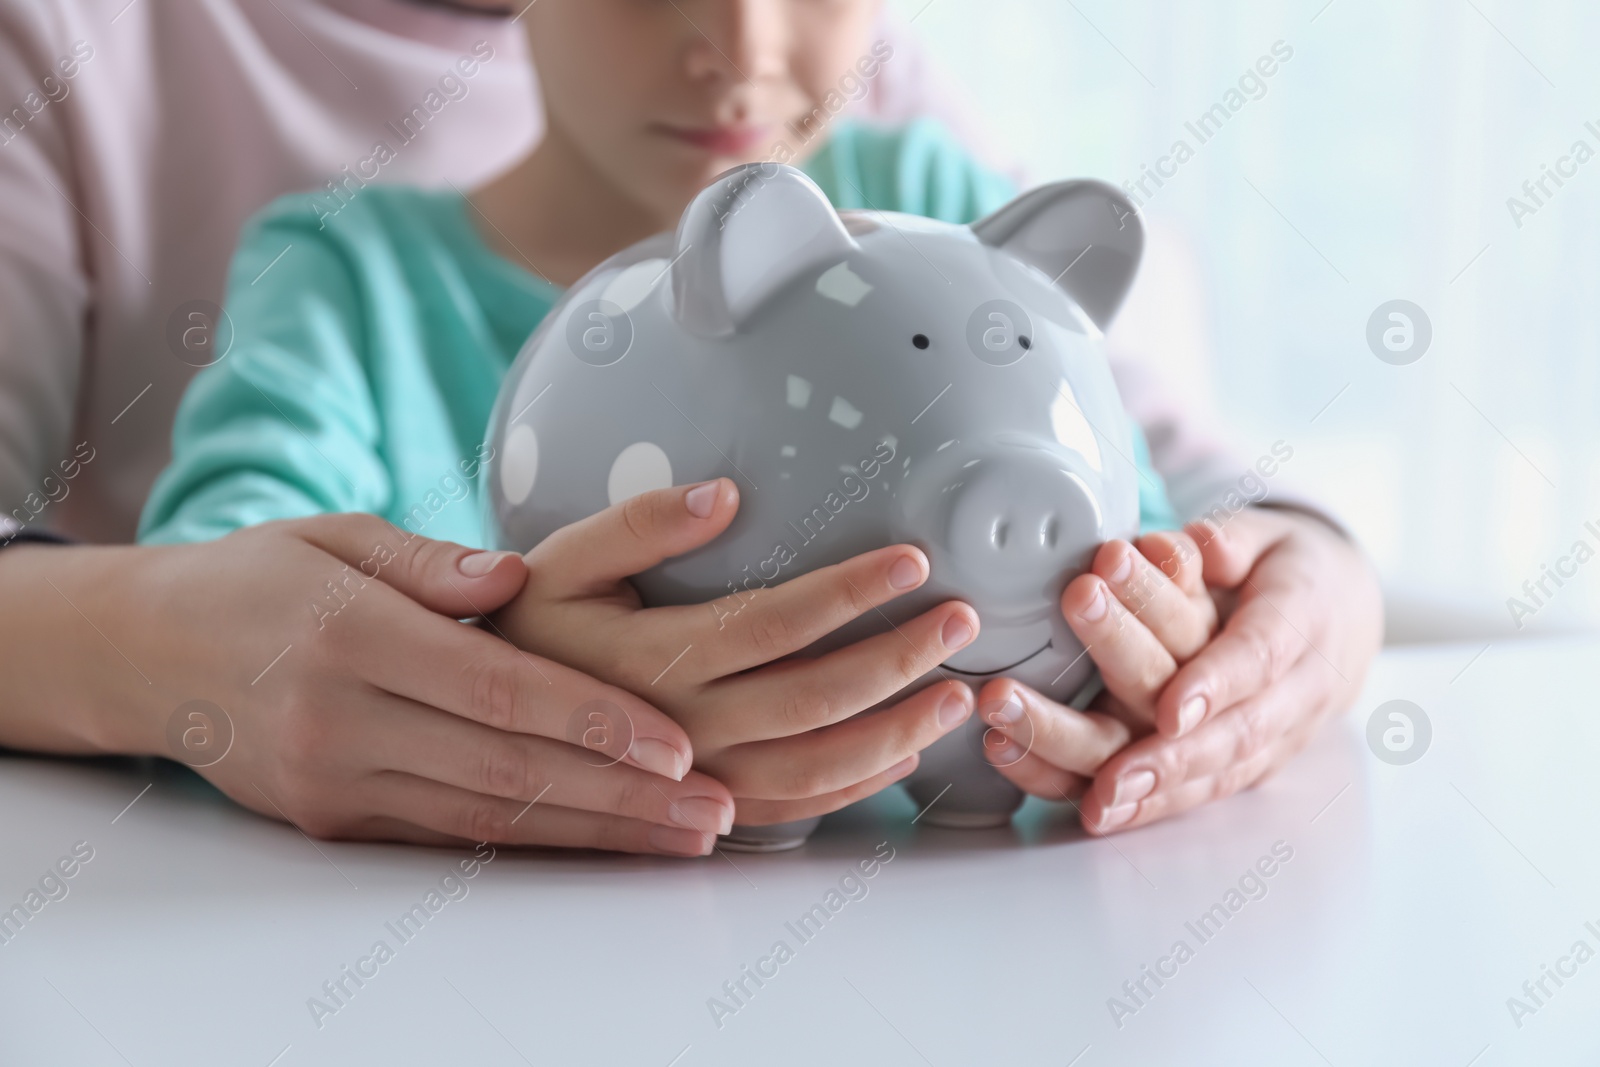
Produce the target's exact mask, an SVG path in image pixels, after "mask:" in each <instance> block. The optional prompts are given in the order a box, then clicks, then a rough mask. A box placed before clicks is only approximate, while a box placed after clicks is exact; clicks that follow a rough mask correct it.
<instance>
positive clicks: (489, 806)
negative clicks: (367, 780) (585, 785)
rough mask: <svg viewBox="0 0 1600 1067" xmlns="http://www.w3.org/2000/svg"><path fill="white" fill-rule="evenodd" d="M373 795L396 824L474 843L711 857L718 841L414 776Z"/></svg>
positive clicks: (400, 777) (375, 787) (375, 785)
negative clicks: (396, 821) (475, 791)
mask: <svg viewBox="0 0 1600 1067" xmlns="http://www.w3.org/2000/svg"><path fill="white" fill-rule="evenodd" d="M368 800H369V802H370V803H371V805H372V807H373V808H374V809H376V810H379V811H382V812H384V813H385V819H386V821H388V825H390V826H393V825H394V824H393V822H392V820H399V821H400V822H404V823H410V824H412V825H414V826H417V827H419V828H420V829H421V831H422V832H423V834H427V833H429V832H431V833H435V834H445V835H448V836H450V837H453V838H459V839H461V840H463V841H469V842H480V841H487V842H492V843H494V844H497V845H543V846H548V847H552V848H598V849H605V850H608V851H612V852H643V853H652V854H655V855H665V856H704V855H706V854H708V853H709V852H710V851H711V847H712V845H713V844H714V843H715V841H716V835H715V833H714V832H712V831H710V830H696V829H691V828H687V827H681V826H662V825H660V824H658V823H652V822H646V821H644V820H642V819H630V818H627V817H625V816H622V815H608V814H604V813H601V812H594V811H580V810H577V809H574V808H563V807H560V806H559V805H555V804H546V803H544V802H543V801H541V802H539V803H537V804H531V805H530V804H529V803H528V802H527V801H525V800H507V799H506V798H504V797H492V796H486V795H485V794H483V793H474V792H472V791H471V790H468V789H460V788H457V787H456V786H452V785H443V784H441V783H439V782H435V781H431V780H429V779H427V778H415V777H412V776H411V775H408V774H393V775H383V776H381V777H379V778H376V779H374V780H373V781H372V783H371V785H370V786H369V787H368ZM369 832H370V830H369V829H368V828H367V827H365V826H363V827H352V831H351V836H356V835H359V836H366V834H367V833H369ZM328 836H335V837H342V836H346V835H344V834H339V833H335V834H333V835H328ZM419 836H421V835H419Z"/></svg>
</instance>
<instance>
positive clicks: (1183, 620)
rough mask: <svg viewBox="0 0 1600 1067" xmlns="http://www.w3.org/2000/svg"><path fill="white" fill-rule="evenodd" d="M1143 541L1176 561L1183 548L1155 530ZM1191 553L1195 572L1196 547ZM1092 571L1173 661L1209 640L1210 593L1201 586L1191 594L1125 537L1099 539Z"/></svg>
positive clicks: (1212, 618)
mask: <svg viewBox="0 0 1600 1067" xmlns="http://www.w3.org/2000/svg"><path fill="white" fill-rule="evenodd" d="M1180 536H1181V535H1180ZM1184 540H1187V538H1184ZM1144 541H1145V542H1149V543H1151V545H1152V547H1153V548H1155V549H1157V550H1158V551H1161V552H1162V553H1163V554H1164V555H1165V556H1166V557H1167V559H1168V560H1169V561H1170V562H1173V563H1174V564H1177V563H1178V558H1177V557H1178V554H1179V553H1180V552H1181V551H1182V548H1181V547H1180V546H1179V545H1178V544H1176V543H1173V544H1169V543H1168V542H1167V541H1166V539H1165V538H1158V537H1157V536H1156V535H1152V536H1151V537H1149V538H1145V539H1144ZM1194 556H1195V560H1194V564H1193V565H1191V566H1190V568H1189V570H1192V571H1194V572H1195V573H1196V574H1198V571H1199V566H1198V557H1199V550H1198V549H1195V550H1194ZM1092 571H1093V573H1094V574H1096V575H1098V576H1099V577H1100V578H1101V579H1102V580H1104V581H1105V583H1106V585H1107V586H1108V587H1109V588H1110V589H1111V591H1112V592H1113V593H1114V594H1116V597H1117V600H1118V602H1119V603H1120V604H1121V605H1122V607H1124V608H1125V609H1127V611H1128V612H1129V613H1130V614H1131V615H1132V616H1133V617H1134V618H1136V619H1138V620H1139V621H1140V622H1141V623H1143V624H1144V626H1145V628H1146V629H1147V630H1149V631H1150V633H1151V635H1152V636H1154V637H1155V639H1156V641H1157V642H1159V643H1160V645H1161V646H1162V647H1163V648H1165V649H1166V650H1167V652H1168V653H1169V654H1170V655H1171V656H1172V658H1173V659H1174V660H1176V661H1177V662H1179V663H1182V662H1183V661H1184V660H1187V659H1188V658H1189V657H1191V656H1193V655H1194V654H1195V653H1196V652H1198V651H1200V649H1201V648H1203V647H1205V643H1206V641H1208V640H1210V638H1211V631H1212V629H1213V628H1214V627H1215V626H1216V618H1217V617H1216V609H1215V608H1214V607H1213V606H1212V603H1211V598H1210V597H1207V596H1204V595H1203V589H1202V592H1201V593H1199V594H1196V595H1193V596H1191V595H1189V594H1188V593H1186V592H1185V591H1184V590H1183V589H1182V588H1181V587H1180V586H1179V585H1178V584H1177V582H1176V581H1174V580H1173V579H1172V578H1169V577H1168V576H1167V575H1166V574H1164V573H1162V571H1161V570H1160V569H1158V568H1157V567H1156V566H1155V565H1153V564H1152V563H1151V561H1150V560H1148V559H1146V558H1145V556H1144V553H1143V552H1141V551H1139V550H1137V549H1135V548H1134V547H1133V546H1132V545H1130V544H1128V542H1126V541H1107V542H1106V543H1105V544H1103V545H1101V546H1100V549H1099V551H1098V552H1096V553H1095V557H1094V565H1093V567H1092ZM1178 573H1182V571H1181V570H1180V571H1179V572H1178ZM1184 576H1185V577H1186V578H1188V577H1189V576H1188V575H1184ZM1086 607H1092V605H1086Z"/></svg>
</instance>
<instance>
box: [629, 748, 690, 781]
mask: <svg viewBox="0 0 1600 1067" xmlns="http://www.w3.org/2000/svg"><path fill="white" fill-rule="evenodd" d="M628 758H629V759H631V760H632V761H633V762H634V763H636V764H637V765H638V766H640V767H641V768H643V769H644V770H647V771H650V772H651V773H652V774H659V775H661V776H662V777H664V778H671V779H672V780H673V781H674V782H681V781H683V776H684V775H685V774H687V773H689V761H688V760H687V759H685V758H684V756H683V753H682V752H679V751H678V750H677V749H676V748H673V747H672V746H671V745H669V744H667V743H666V742H665V741H658V740H657V739H655V738H654V737H635V738H634V739H633V744H632V745H630V746H629V747H628Z"/></svg>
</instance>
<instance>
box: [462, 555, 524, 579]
mask: <svg viewBox="0 0 1600 1067" xmlns="http://www.w3.org/2000/svg"><path fill="white" fill-rule="evenodd" d="M515 555H516V553H515V552H474V553H472V554H471V555H469V556H462V557H461V559H460V561H459V562H457V563H456V569H458V570H459V571H460V572H461V573H462V574H465V575H466V576H467V577H468V578H482V577H483V576H484V575H485V574H488V573H489V572H490V571H492V570H494V569H495V567H496V566H497V565H498V564H499V563H500V561H501V560H503V559H505V558H506V557H507V556H515Z"/></svg>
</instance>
